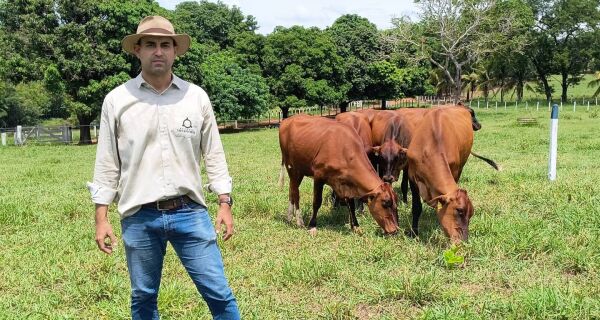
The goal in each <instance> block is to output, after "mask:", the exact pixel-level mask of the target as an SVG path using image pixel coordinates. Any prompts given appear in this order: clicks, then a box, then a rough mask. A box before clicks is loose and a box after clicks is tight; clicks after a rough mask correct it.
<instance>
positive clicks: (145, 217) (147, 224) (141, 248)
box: [121, 209, 167, 320]
mask: <svg viewBox="0 0 600 320" xmlns="http://www.w3.org/2000/svg"><path fill="white" fill-rule="evenodd" d="M121 228H122V230H123V242H124V243H125V255H126V257H127V268H128V270H129V279H130V281H131V317H132V319H134V320H137V319H159V316H158V308H157V298H158V290H159V287H160V278H161V272H162V266H163V259H164V255H165V251H166V245H167V241H166V237H165V234H164V231H163V220H162V215H161V214H160V213H159V212H156V211H154V212H153V211H152V210H144V209H142V210H140V211H138V212H137V213H136V214H134V215H133V216H130V217H127V218H124V219H123V220H121Z"/></svg>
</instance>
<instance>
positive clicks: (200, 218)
mask: <svg viewBox="0 0 600 320" xmlns="http://www.w3.org/2000/svg"><path fill="white" fill-rule="evenodd" d="M188 215H189V216H190V218H191V219H190V223H189V224H188V225H187V226H183V228H184V229H187V230H186V232H185V233H186V234H188V236H190V237H192V238H196V239H200V240H205V241H215V240H216V239H217V234H216V232H215V227H214V225H213V223H212V220H211V218H210V215H209V214H208V212H207V211H206V209H204V207H202V208H201V209H200V210H197V211H194V212H190V213H189V214H188Z"/></svg>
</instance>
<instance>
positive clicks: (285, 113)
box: [279, 107, 290, 119]
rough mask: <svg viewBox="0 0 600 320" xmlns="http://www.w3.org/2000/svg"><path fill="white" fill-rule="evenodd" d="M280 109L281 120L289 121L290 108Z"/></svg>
mask: <svg viewBox="0 0 600 320" xmlns="http://www.w3.org/2000/svg"><path fill="white" fill-rule="evenodd" d="M279 108H280V109H281V118H283V119H287V117H288V115H289V111H290V108H289V107H279Z"/></svg>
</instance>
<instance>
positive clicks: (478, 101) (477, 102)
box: [477, 99, 479, 109]
mask: <svg viewBox="0 0 600 320" xmlns="http://www.w3.org/2000/svg"><path fill="white" fill-rule="evenodd" d="M477 109H479V99H477Z"/></svg>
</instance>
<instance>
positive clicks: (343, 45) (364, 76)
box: [325, 14, 388, 112]
mask: <svg viewBox="0 0 600 320" xmlns="http://www.w3.org/2000/svg"><path fill="white" fill-rule="evenodd" d="M325 32H326V33H328V34H329V36H330V37H331V39H332V40H333V43H334V44H335V46H336V51H337V53H338V54H339V55H340V57H341V58H342V61H343V65H342V67H343V68H344V73H345V75H346V81H348V82H349V84H350V88H349V90H348V92H347V93H346V95H345V97H344V98H343V100H342V101H341V104H340V109H341V111H342V112H345V111H346V108H347V106H348V104H349V103H350V102H352V101H354V100H361V99H366V98H368V97H369V95H370V94H369V92H367V87H368V86H369V84H370V83H371V82H372V79H371V78H370V77H369V74H368V69H369V65H370V64H371V63H373V62H374V61H375V60H376V57H377V52H378V51H379V47H380V38H379V34H378V31H377V27H376V26H375V25H374V24H373V23H371V22H370V21H369V20H368V19H367V18H363V17H361V16H359V15H356V14H346V15H343V16H341V17H339V18H338V19H337V20H335V22H334V23H333V24H332V25H331V27H329V28H327V29H326V30H325ZM385 80H388V79H385ZM371 96H372V95H371ZM372 97H373V96H372Z"/></svg>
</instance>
